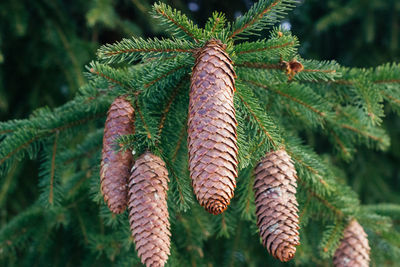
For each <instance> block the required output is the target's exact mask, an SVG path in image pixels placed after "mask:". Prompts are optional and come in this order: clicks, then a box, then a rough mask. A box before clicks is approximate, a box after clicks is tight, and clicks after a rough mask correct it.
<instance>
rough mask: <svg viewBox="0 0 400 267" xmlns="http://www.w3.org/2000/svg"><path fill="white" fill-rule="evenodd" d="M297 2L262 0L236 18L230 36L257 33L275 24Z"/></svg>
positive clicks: (232, 37) (231, 37) (292, 0)
mask: <svg viewBox="0 0 400 267" xmlns="http://www.w3.org/2000/svg"><path fill="white" fill-rule="evenodd" d="M296 2H297V1H294V0H260V1H259V2H257V3H255V4H254V5H253V6H252V7H251V8H250V9H249V11H248V12H247V13H246V14H244V15H243V16H242V17H239V18H237V19H236V21H235V22H234V24H233V26H232V33H231V34H230V37H229V38H230V39H234V38H237V36H238V35H246V34H247V35H249V34H252V33H253V34H255V32H258V31H261V30H262V29H264V28H265V27H266V26H269V25H273V24H275V23H276V22H278V21H279V20H280V19H282V18H283V16H284V15H285V14H286V13H287V11H288V10H290V9H291V8H293V7H294V4H295V3H296Z"/></svg>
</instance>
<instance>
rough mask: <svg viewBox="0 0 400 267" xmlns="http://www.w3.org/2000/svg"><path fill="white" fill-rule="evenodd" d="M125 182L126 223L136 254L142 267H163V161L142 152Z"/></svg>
mask: <svg viewBox="0 0 400 267" xmlns="http://www.w3.org/2000/svg"><path fill="white" fill-rule="evenodd" d="M132 170H133V172H132V174H131V177H130V178H129V203H128V205H129V223H130V225H131V231H132V236H133V239H134V242H135V246H136V251H137V253H138V255H139V257H140V259H141V261H142V263H143V264H145V265H146V266H148V267H149V266H152V267H156V266H157V267H158V266H164V265H165V262H166V261H167V259H168V255H169V254H170V252H169V249H170V236H171V233H170V224H169V214H168V207H167V191H168V181H169V179H168V170H167V169H166V168H165V163H164V161H163V160H162V159H161V158H159V157H157V156H155V155H153V154H151V153H150V152H145V153H144V154H143V155H141V156H140V157H139V158H138V159H137V160H136V162H135V165H134V166H133V168H132Z"/></svg>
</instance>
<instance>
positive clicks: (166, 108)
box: [158, 80, 185, 136]
mask: <svg viewBox="0 0 400 267" xmlns="http://www.w3.org/2000/svg"><path fill="white" fill-rule="evenodd" d="M184 82H185V80H182V81H181V82H180V83H179V84H178V85H177V86H176V87H175V88H174V90H173V91H172V93H171V96H170V98H169V99H168V101H167V104H166V105H165V108H164V110H163V112H162V116H161V120H160V123H159V125H158V135H159V136H161V134H162V131H163V128H164V123H165V119H166V118H167V115H168V114H169V110H170V108H171V105H172V103H173V102H174V100H175V98H176V96H177V95H178V93H179V91H180V89H182V87H183V84H184Z"/></svg>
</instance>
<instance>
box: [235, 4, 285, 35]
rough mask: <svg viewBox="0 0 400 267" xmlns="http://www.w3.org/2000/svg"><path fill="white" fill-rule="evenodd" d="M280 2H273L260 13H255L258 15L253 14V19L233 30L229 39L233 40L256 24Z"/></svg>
mask: <svg viewBox="0 0 400 267" xmlns="http://www.w3.org/2000/svg"><path fill="white" fill-rule="evenodd" d="M260 2H261V1H260ZM280 2H282V0H275V1H273V2H272V3H270V4H269V5H268V6H267V7H265V8H264V9H262V10H261V12H257V13H258V14H255V15H253V16H252V17H253V19H252V20H250V21H247V22H245V23H244V24H243V25H242V26H241V27H240V28H238V29H236V30H234V31H233V33H232V34H231V36H230V38H231V39H232V38H234V37H235V36H236V35H238V34H240V33H242V32H243V31H244V30H246V29H247V28H249V27H251V26H252V25H253V24H254V23H256V22H257V21H259V20H260V19H262V18H263V17H264V15H266V14H267V13H268V12H270V11H271V10H272V8H274V7H275V6H276V5H278V4H279V3H280ZM253 8H254V6H253ZM250 11H251V9H250ZM250 11H249V13H250Z"/></svg>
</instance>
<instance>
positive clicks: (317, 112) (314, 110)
mask: <svg viewBox="0 0 400 267" xmlns="http://www.w3.org/2000/svg"><path fill="white" fill-rule="evenodd" d="M240 80H241V81H243V82H245V83H248V84H251V85H254V86H256V87H261V88H264V89H266V90H271V91H272V92H274V93H276V94H279V95H281V96H283V97H285V98H287V99H289V100H291V101H293V102H296V103H298V104H300V105H302V106H304V107H306V108H307V109H309V110H311V111H312V112H314V113H316V114H318V115H320V116H321V117H325V113H324V112H322V111H320V110H317V109H316V108H314V107H312V106H310V105H309V104H307V103H305V102H303V101H301V100H300V99H297V98H295V97H293V96H291V95H289V94H286V93H284V92H281V91H280V90H278V89H276V88H272V87H268V86H265V85H263V84H261V83H258V82H254V81H250V80H244V79H240Z"/></svg>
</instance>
